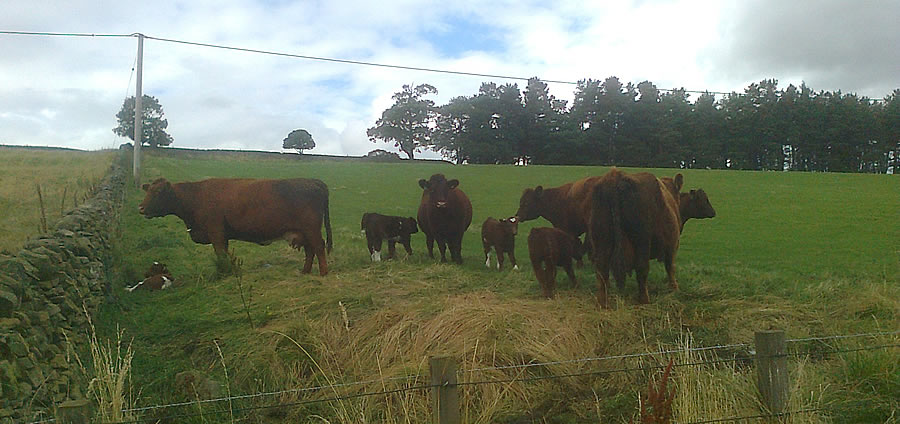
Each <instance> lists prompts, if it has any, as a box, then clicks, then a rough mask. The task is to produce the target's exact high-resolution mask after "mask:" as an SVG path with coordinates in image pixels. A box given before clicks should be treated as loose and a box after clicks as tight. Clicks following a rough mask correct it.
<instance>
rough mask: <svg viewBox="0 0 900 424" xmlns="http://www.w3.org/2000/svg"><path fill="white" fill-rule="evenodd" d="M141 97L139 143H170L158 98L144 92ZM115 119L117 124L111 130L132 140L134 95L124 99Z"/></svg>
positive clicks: (156, 144)
mask: <svg viewBox="0 0 900 424" xmlns="http://www.w3.org/2000/svg"><path fill="white" fill-rule="evenodd" d="M141 99H142V100H141V116H142V118H141V145H145V144H146V145H148V146H150V147H158V146H168V145H170V144H172V141H173V138H172V136H171V135H169V133H167V132H166V128H168V127H169V121H167V120H166V119H165V113H163V108H162V105H160V104H159V100H157V99H156V97H153V96H148V95H146V94H144V95H143V96H142V97H141ZM116 119H117V120H118V122H119V126H117V127H115V128H113V129H112V130H113V132H114V133H116V134H117V135H119V136H123V137H128V138H130V139H131V140H132V141H134V96H131V97H129V98H127V99H125V102H124V103H123V104H122V109H121V110H119V113H117V114H116Z"/></svg>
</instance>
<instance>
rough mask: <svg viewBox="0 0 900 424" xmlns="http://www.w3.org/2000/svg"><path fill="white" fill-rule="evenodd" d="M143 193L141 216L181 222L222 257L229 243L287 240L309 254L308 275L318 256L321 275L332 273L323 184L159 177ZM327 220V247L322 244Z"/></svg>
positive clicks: (298, 180)
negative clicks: (180, 180) (175, 180)
mask: <svg viewBox="0 0 900 424" xmlns="http://www.w3.org/2000/svg"><path fill="white" fill-rule="evenodd" d="M143 188H144V191H146V192H147V195H146V196H145V197H144V201H142V202H141V204H140V206H139V210H140V213H141V214H142V215H144V216H145V217H147V218H156V217H161V216H166V215H175V216H177V217H179V218H181V220H182V221H184V224H185V225H186V226H187V229H188V232H189V233H190V235H191V240H193V241H194V242H195V243H200V244H212V245H213V249H214V250H215V252H216V255H218V256H219V257H220V258H223V257H226V256H227V254H228V241H229V240H241V241H249V242H253V243H257V244H262V245H266V244H269V243H271V242H273V241H275V240H278V239H285V240H287V241H288V242H289V243H290V244H291V246H292V247H294V248H296V249H298V250H299V249H300V248H301V247H302V248H303V249H304V251H305V253H306V261H305V263H304V265H303V273H309V272H310V271H311V270H312V263H313V258H314V257H315V258H318V260H319V274H320V275H325V274H327V273H328V263H327V261H326V259H325V251H326V249H327V250H328V251H329V252H330V251H331V222H330V220H329V217H328V187H327V186H326V185H325V183H323V182H322V181H320V180H317V179H306V178H294V179H286V180H255V179H234V178H212V179H208V180H203V181H197V182H186V183H177V184H172V183H170V182H168V181H166V179H165V178H160V179H157V180H156V181H154V182H153V183H151V184H144V186H143ZM323 219H324V223H325V234H326V237H327V242H326V241H324V240H322V222H323Z"/></svg>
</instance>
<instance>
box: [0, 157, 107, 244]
mask: <svg viewBox="0 0 900 424" xmlns="http://www.w3.org/2000/svg"><path fill="white" fill-rule="evenodd" d="M114 154H115V153H114V152H111V151H99V152H80V151H74V150H64V149H33V148H17V147H0V251H8V252H13V253H15V252H16V251H17V250H18V249H20V248H21V247H22V243H24V242H25V240H27V239H29V238H31V237H34V236H36V235H38V234H40V232H41V202H40V200H39V198H38V191H37V187H38V186H40V187H41V197H42V198H43V202H44V216H45V217H46V220H47V228H48V229H52V228H53V226H54V224H55V222H56V221H57V220H59V218H60V217H61V216H62V214H63V213H65V212H68V211H69V210H71V209H72V208H74V207H75V203H76V202H83V201H84V199H85V196H86V195H90V189H91V186H92V185H94V184H96V183H97V182H99V181H100V179H101V178H102V177H103V175H104V174H105V173H106V172H107V171H108V170H109V165H110V163H112V159H113V157H114Z"/></svg>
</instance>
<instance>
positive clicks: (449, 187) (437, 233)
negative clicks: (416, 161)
mask: <svg viewBox="0 0 900 424" xmlns="http://www.w3.org/2000/svg"><path fill="white" fill-rule="evenodd" d="M419 187H422V200H421V202H420V203H419V213H418V216H417V218H418V220H419V228H421V229H422V232H423V233H425V243H426V246H427V247H428V257H430V258H432V259H434V242H437V244H438V248H439V249H440V250H441V262H447V257H446V256H445V250H446V249H447V247H449V248H450V257H451V259H452V260H453V261H454V262H456V263H458V264H461V263H462V252H461V251H462V239H463V235H464V234H465V233H466V229H467V228H469V224H471V223H472V202H470V201H469V197H468V196H466V193H463V191H462V190H460V189H459V180H455V179H454V180H449V181H448V180H447V178H446V177H444V175H443V174H434V175H432V176H431V178H429V179H428V180H425V179H420V180H419Z"/></svg>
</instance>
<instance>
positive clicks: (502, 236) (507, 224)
mask: <svg viewBox="0 0 900 424" xmlns="http://www.w3.org/2000/svg"><path fill="white" fill-rule="evenodd" d="M518 233H519V220H517V219H516V217H514V216H513V217H510V218H504V219H500V220H497V219H495V218H491V217H488V219H486V220H484V223H483V224H481V244H482V245H483V246H484V266H486V267H488V268H490V267H491V248H492V247H493V248H494V252H495V253H496V254H497V269H498V270H502V269H503V256H504V254H506V255H507V256H509V261H510V262H511V263H512V265H513V270H518V269H519V266H518V265H516V234H518Z"/></svg>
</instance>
